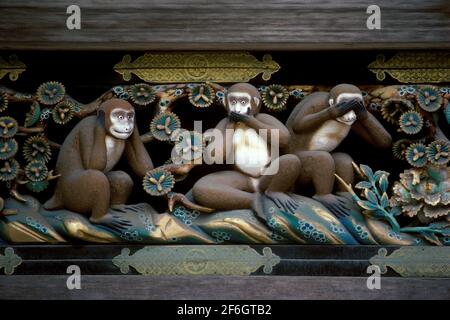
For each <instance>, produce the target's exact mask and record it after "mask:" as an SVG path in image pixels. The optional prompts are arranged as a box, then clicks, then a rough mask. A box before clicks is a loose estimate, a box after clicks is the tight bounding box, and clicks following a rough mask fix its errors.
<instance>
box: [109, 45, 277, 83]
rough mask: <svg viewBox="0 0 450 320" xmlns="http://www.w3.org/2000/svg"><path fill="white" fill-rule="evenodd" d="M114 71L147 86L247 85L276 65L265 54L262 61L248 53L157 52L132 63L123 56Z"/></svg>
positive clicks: (269, 75)
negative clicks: (190, 83) (134, 78)
mask: <svg viewBox="0 0 450 320" xmlns="http://www.w3.org/2000/svg"><path fill="white" fill-rule="evenodd" d="M114 70H115V71H116V72H118V73H120V74H121V75H122V76H123V79H124V80H125V81H129V80H130V79H131V75H132V74H135V75H136V76H137V77H139V78H140V79H142V80H144V81H146V82H151V83H188V82H208V81H210V82H217V83H230V82H248V81H249V80H251V79H253V78H254V77H256V76H257V75H259V74H261V73H262V78H263V79H264V80H265V81H267V80H269V79H270V77H271V76H272V74H273V73H275V72H277V71H278V70H280V65H279V64H278V63H277V62H275V61H274V60H272V57H271V56H270V55H269V54H266V55H264V57H263V59H262V61H259V60H258V59H257V58H256V57H254V56H253V55H251V54H250V53H248V52H158V53H146V54H144V55H143V56H140V57H138V58H137V59H136V60H134V61H132V58H131V56H130V55H125V56H124V57H123V58H122V61H121V62H119V63H117V64H116V65H115V66H114Z"/></svg>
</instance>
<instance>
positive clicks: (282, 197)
mask: <svg viewBox="0 0 450 320" xmlns="http://www.w3.org/2000/svg"><path fill="white" fill-rule="evenodd" d="M265 194H266V196H267V198H269V199H270V200H272V201H273V203H274V204H275V205H276V206H277V207H278V208H279V209H280V210H283V211H285V212H288V213H292V214H295V211H296V210H297V209H298V208H299V204H298V203H297V201H295V200H294V199H292V198H291V197H290V196H289V195H288V194H286V193H284V192H274V191H266V192H265Z"/></svg>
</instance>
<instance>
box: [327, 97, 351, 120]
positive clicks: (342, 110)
mask: <svg viewBox="0 0 450 320" xmlns="http://www.w3.org/2000/svg"><path fill="white" fill-rule="evenodd" d="M356 106H357V101H356V100H350V101H343V102H340V103H338V104H337V105H335V106H331V107H330V110H331V114H332V116H333V118H339V117H341V116H343V115H344V114H346V113H347V112H350V111H351V110H354V109H355V108H356Z"/></svg>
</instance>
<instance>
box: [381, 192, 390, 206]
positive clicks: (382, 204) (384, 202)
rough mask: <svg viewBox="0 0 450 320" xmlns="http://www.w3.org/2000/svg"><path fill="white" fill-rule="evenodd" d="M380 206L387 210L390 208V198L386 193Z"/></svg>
mask: <svg viewBox="0 0 450 320" xmlns="http://www.w3.org/2000/svg"><path fill="white" fill-rule="evenodd" d="M380 204H381V206H382V207H383V208H387V207H388V206H389V197H388V195H387V193H386V192H384V193H383V195H382V196H381V200H380Z"/></svg>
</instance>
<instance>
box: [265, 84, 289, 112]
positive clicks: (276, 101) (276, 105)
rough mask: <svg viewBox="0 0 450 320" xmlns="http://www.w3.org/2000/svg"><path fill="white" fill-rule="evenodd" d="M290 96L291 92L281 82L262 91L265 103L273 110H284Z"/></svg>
mask: <svg viewBox="0 0 450 320" xmlns="http://www.w3.org/2000/svg"><path fill="white" fill-rule="evenodd" d="M288 98H289V92H288V91H287V90H286V88H285V87H283V86H281V85H279V84H272V85H270V86H269V87H268V88H267V89H266V90H265V91H264V92H263V93H262V101H263V102H264V105H265V106H266V107H267V108H268V109H269V110H272V111H283V110H284V109H285V108H286V103H287V100H288Z"/></svg>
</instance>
